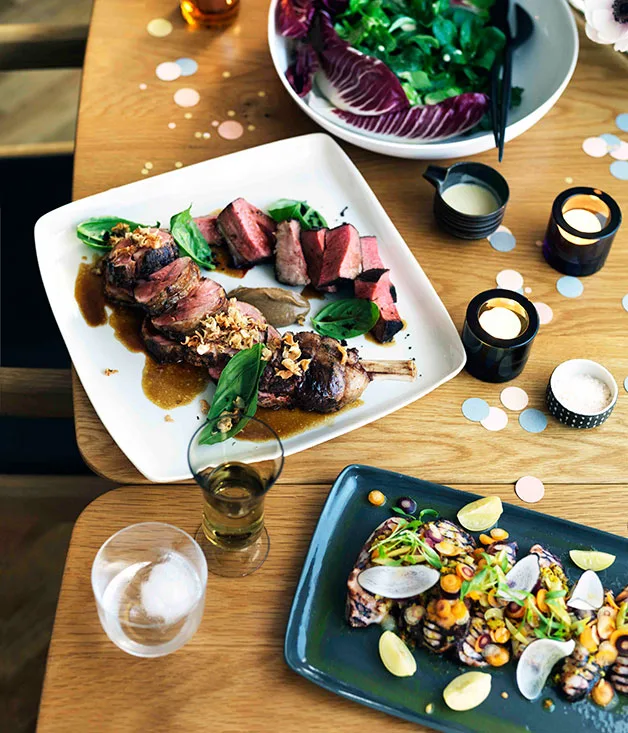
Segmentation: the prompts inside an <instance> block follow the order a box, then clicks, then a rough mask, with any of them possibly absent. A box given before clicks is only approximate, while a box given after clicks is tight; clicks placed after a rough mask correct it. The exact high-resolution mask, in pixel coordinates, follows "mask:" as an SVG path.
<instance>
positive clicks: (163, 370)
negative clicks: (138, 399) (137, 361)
mask: <svg viewBox="0 0 628 733" xmlns="http://www.w3.org/2000/svg"><path fill="white" fill-rule="evenodd" d="M208 383H209V374H208V372H207V369H203V368H202V367H195V366H191V365H190V364H158V363H157V362H156V361H155V360H154V359H151V357H150V356H146V364H144V371H143V372H142V389H143V390H144V394H145V395H146V397H148V399H149V400H150V401H151V402H153V403H154V404H155V405H157V407H161V408H162V409H164V410H173V409H174V408H175V407H181V406H182V405H188V404H189V403H190V402H192V400H193V399H194V398H195V397H196V396H197V395H198V394H200V393H201V392H203V391H204V390H205V388H206V387H207V385H208Z"/></svg>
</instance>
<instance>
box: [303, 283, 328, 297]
mask: <svg viewBox="0 0 628 733" xmlns="http://www.w3.org/2000/svg"><path fill="white" fill-rule="evenodd" d="M301 295H302V296H303V297H304V298H306V299H307V300H324V299H325V293H320V292H319V291H318V290H315V289H314V288H313V287H312V286H311V285H306V286H305V287H304V288H303V290H302V291H301Z"/></svg>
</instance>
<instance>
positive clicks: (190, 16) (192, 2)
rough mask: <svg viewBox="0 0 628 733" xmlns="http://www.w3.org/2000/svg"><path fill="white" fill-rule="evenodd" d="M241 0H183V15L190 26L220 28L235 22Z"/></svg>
mask: <svg viewBox="0 0 628 733" xmlns="http://www.w3.org/2000/svg"><path fill="white" fill-rule="evenodd" d="M239 10H240V0H181V14H182V15H183V17H184V18H185V20H186V22H187V23H189V24H190V25H203V26H206V27H208V28H219V27H221V26H225V25H228V24H229V23H231V22H232V21H233V20H235V18H236V16H237V15H238V12H239Z"/></svg>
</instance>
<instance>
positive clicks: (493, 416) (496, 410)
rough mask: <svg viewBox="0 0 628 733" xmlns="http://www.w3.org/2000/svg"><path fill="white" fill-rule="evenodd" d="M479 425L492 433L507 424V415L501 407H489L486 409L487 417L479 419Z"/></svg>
mask: <svg viewBox="0 0 628 733" xmlns="http://www.w3.org/2000/svg"><path fill="white" fill-rule="evenodd" d="M480 425H482V427H485V428H486V429H487V430H490V431H491V432H492V433H494V432H497V431H498V430H503V429H504V428H505V427H506V425H508V415H507V414H506V413H505V412H504V411H503V410H502V409H501V407H491V408H490V410H489V411H488V417H485V418H484V420H480Z"/></svg>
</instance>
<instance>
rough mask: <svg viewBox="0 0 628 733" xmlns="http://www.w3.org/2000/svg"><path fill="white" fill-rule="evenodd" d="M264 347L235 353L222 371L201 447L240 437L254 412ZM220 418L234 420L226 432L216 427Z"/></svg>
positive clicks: (201, 438) (258, 346)
mask: <svg viewBox="0 0 628 733" xmlns="http://www.w3.org/2000/svg"><path fill="white" fill-rule="evenodd" d="M263 349H264V345H263V344H255V346H252V347H251V348H250V349H243V350H242V351H238V353H237V354H235V355H234V356H233V357H232V358H231V359H230V361H229V363H228V364H227V366H226V367H225V368H224V369H223V370H222V374H221V375H220V379H219V380H218V385H217V386H216V392H215V394H214V399H213V400H212V403H211V407H210V408H209V413H208V415H207V422H208V423H212V424H208V425H206V427H205V429H204V430H203V431H202V432H201V434H200V436H199V443H201V444H202V445H213V444H214V443H221V442H222V441H223V440H227V439H228V438H231V437H233V436H234V435H236V433H239V432H240V430H242V429H243V428H244V427H246V424H247V423H248V418H249V417H253V416H254V415H255V412H256V410H257V390H258V388H259V381H260V379H261V377H262V374H263V372H264V369H266V362H265V361H263V360H262V351H263ZM221 415H227V416H233V424H232V425H231V427H230V428H229V430H226V431H225V432H221V431H220V430H218V429H217V427H216V420H217V419H218V418H219V417H220V416H221Z"/></svg>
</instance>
